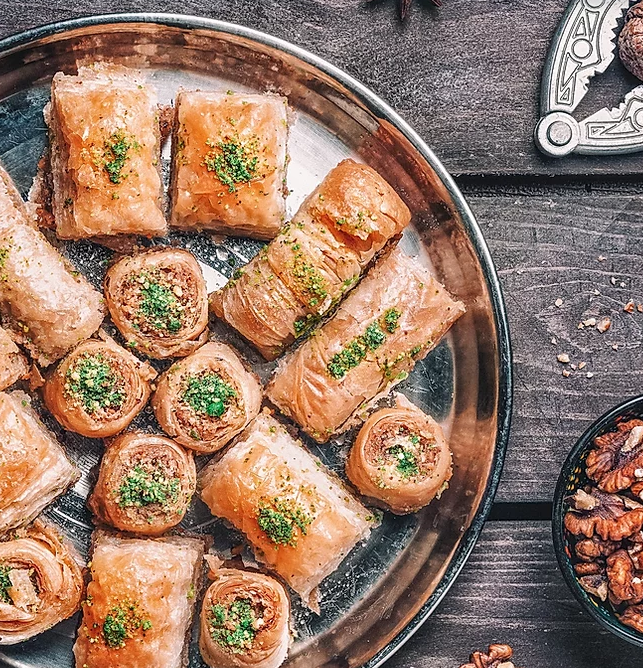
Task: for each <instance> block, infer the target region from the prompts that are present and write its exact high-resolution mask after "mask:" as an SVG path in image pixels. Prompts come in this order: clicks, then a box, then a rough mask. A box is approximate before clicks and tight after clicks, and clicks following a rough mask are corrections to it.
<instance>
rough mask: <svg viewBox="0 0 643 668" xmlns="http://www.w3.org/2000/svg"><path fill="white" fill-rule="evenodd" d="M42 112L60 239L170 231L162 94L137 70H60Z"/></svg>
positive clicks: (102, 65)
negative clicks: (159, 100) (162, 147)
mask: <svg viewBox="0 0 643 668" xmlns="http://www.w3.org/2000/svg"><path fill="white" fill-rule="evenodd" d="M45 119H46V121H47V123H48V125H49V137H50V162H51V171H52V176H53V186H54V187H53V200H52V205H53V214H54V217H55V221H56V234H57V235H58V236H59V237H60V238H61V239H83V238H87V237H94V236H105V235H114V234H140V235H144V236H147V237H153V236H164V235H165V233H166V231H167V224H166V222H165V218H164V215H163V190H162V183H161V172H160V169H161V167H160V162H161V161H160V157H161V156H160V134H159V118H158V109H157V97H156V93H155V91H154V90H153V89H152V88H151V87H150V86H149V85H148V84H146V83H145V81H144V79H143V78H142V77H141V75H140V73H138V72H136V71H134V70H130V69H127V68H125V67H121V66H117V65H110V64H106V63H96V64H94V65H92V66H90V67H80V68H79V69H78V75H77V76H69V75H66V74H63V73H62V72H58V74H56V75H55V76H54V79H53V82H52V85H51V102H50V104H49V105H47V107H46V108H45Z"/></svg>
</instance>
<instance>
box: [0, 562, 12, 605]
mask: <svg viewBox="0 0 643 668" xmlns="http://www.w3.org/2000/svg"><path fill="white" fill-rule="evenodd" d="M11 570H12V569H11V566H0V601H2V602H3V603H9V604H12V603H13V601H12V600H11V596H9V589H11V587H12V586H13V585H12V584H11V580H10V579H9V572H10V571H11Z"/></svg>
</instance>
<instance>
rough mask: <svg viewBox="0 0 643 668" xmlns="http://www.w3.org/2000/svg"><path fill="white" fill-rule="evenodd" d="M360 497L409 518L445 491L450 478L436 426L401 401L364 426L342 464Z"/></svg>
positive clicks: (448, 462) (444, 447)
mask: <svg viewBox="0 0 643 668" xmlns="http://www.w3.org/2000/svg"><path fill="white" fill-rule="evenodd" d="M346 474H347V475H348V478H349V480H350V481H351V482H352V483H353V484H354V485H355V487H357V489H358V490H359V491H360V493H362V494H364V495H365V496H368V497H370V498H372V499H374V500H376V501H379V502H380V503H381V504H383V505H384V507H386V508H388V509H390V510H391V511H392V512H394V513H396V514H405V513H413V512H416V511H418V510H419V509H420V508H422V507H423V506H425V505H427V504H428V503H430V502H431V501H432V500H433V499H434V498H435V497H436V496H439V495H440V494H441V493H442V491H443V490H444V489H445V487H446V485H447V483H448V481H449V480H450V478H451V475H452V474H453V469H452V465H451V451H450V450H449V446H448V444H447V442H446V439H445V438H444V434H443V433H442V429H441V428H440V425H439V424H438V423H437V422H436V421H435V420H434V419H433V418H431V417H429V416H428V415H426V414H425V413H423V412H422V411H421V410H420V409H419V408H417V407H415V406H413V404H411V403H410V402H409V401H408V400H407V399H406V398H405V397H403V396H402V395H398V396H397V401H396V406H395V407H393V408H382V409H380V410H378V411H376V412H375V413H373V414H372V415H371V416H370V417H369V419H368V420H367V421H366V422H365V423H364V426H363V427H362V428H361V429H360V431H359V433H358V434H357V438H356V439H355V443H354V444H353V447H352V448H351V451H350V454H349V456H348V460H347V462H346Z"/></svg>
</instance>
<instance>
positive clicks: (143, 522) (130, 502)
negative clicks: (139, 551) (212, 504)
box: [87, 432, 196, 536]
mask: <svg viewBox="0 0 643 668" xmlns="http://www.w3.org/2000/svg"><path fill="white" fill-rule="evenodd" d="M195 488H196V467H195V465H194V458H193V456H192V453H191V452H188V451H186V450H184V449H183V448H182V447H181V446H180V445H177V444H176V443H174V441H171V440H170V439H169V438H164V437H163V436H158V435H157V434H145V433H141V432H129V433H127V434H122V435H121V436H118V437H116V438H115V439H114V440H113V441H111V442H110V443H108V444H107V447H106V449H105V454H104V455H103V459H102V461H101V465H100V472H99V474H98V482H97V483H96V487H94V491H93V492H92V494H91V496H90V498H89V500H88V502H87V505H88V506H89V508H90V510H91V511H92V512H93V513H94V515H95V516H96V517H97V518H98V520H100V521H101V522H104V523H105V524H109V525H111V526H113V527H115V528H116V529H119V530H121V531H129V532H132V533H138V534H143V535H146V536H157V535H159V534H162V533H164V532H165V531H167V530H168V529H171V528H172V527H173V526H176V525H177V524H178V523H179V522H180V521H181V520H182V519H183V517H184V516H185V513H186V511H187V509H188V506H189V505H190V501H191V500H192V495H193V494H194V491H195Z"/></svg>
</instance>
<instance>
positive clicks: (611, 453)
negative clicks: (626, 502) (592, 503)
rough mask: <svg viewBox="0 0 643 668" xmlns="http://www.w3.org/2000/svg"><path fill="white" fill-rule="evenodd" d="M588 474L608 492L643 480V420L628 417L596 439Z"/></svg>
mask: <svg viewBox="0 0 643 668" xmlns="http://www.w3.org/2000/svg"><path fill="white" fill-rule="evenodd" d="M594 446H595V449H594V450H592V451H591V452H590V453H589V455H588V456H587V475H588V476H589V477H590V478H591V479H592V480H595V481H596V482H597V483H598V486H599V488H600V489H602V490H603V491H605V492H612V493H613V492H620V491H622V490H624V489H627V488H628V487H630V486H631V485H632V484H633V483H635V482H637V481H640V480H643V421H641V420H629V421H628V422H622V423H620V424H619V425H618V426H617V428H616V431H610V432H608V433H606V434H603V435H602V436H597V437H596V438H595V439H594Z"/></svg>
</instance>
